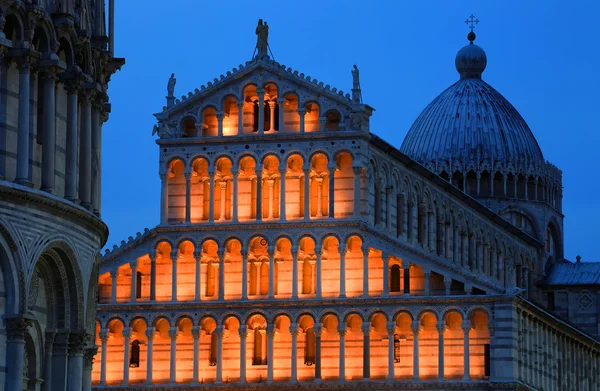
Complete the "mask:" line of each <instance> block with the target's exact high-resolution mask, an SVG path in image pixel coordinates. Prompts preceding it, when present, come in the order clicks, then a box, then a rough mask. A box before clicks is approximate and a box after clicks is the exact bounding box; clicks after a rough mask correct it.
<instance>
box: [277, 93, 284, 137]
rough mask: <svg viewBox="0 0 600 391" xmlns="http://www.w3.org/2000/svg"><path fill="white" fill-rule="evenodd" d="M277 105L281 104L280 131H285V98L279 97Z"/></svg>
mask: <svg viewBox="0 0 600 391" xmlns="http://www.w3.org/2000/svg"><path fill="white" fill-rule="evenodd" d="M277 105H278V106H279V131H280V132H283V130H284V129H283V127H284V126H285V123H284V122H283V119H284V117H283V116H284V113H285V98H277Z"/></svg>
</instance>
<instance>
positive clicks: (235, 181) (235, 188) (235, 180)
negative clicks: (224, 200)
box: [231, 170, 238, 223]
mask: <svg viewBox="0 0 600 391" xmlns="http://www.w3.org/2000/svg"><path fill="white" fill-rule="evenodd" d="M231 174H232V175H233V197H232V198H233V202H232V203H233V213H232V218H231V220H232V221H233V222H234V223H237V222H238V171H237V170H231Z"/></svg>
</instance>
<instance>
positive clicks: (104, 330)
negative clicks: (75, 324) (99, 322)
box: [99, 329, 109, 342]
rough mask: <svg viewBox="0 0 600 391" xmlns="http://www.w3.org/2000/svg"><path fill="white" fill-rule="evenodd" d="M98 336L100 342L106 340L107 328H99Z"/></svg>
mask: <svg viewBox="0 0 600 391" xmlns="http://www.w3.org/2000/svg"><path fill="white" fill-rule="evenodd" d="M99 336H100V340H101V341H102V342H106V341H108V336H109V333H108V329H100V333H99Z"/></svg>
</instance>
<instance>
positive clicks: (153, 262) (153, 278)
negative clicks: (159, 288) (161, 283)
mask: <svg viewBox="0 0 600 391" xmlns="http://www.w3.org/2000/svg"><path fill="white" fill-rule="evenodd" d="M148 255H149V257H150V301H152V302H154V301H156V251H155V250H152V251H150V254H148Z"/></svg>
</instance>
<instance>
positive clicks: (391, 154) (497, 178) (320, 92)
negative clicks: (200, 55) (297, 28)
mask: <svg viewBox="0 0 600 391" xmlns="http://www.w3.org/2000/svg"><path fill="white" fill-rule="evenodd" d="M267 32H268V26H267V24H266V23H264V24H263V23H262V21H261V22H260V23H259V26H258V27H257V30H256V33H257V35H258V43H257V50H256V51H255V56H254V57H253V59H252V60H251V61H248V62H246V63H245V64H243V65H240V66H239V67H237V68H234V69H233V70H231V71H228V72H226V74H224V75H221V76H220V77H218V78H215V79H214V80H213V81H211V82H208V83H207V85H203V86H201V87H200V88H199V89H196V90H195V91H193V92H190V93H189V94H188V95H184V96H182V97H181V99H177V98H175V97H174V88H175V79H174V76H173V75H172V76H171V79H170V80H169V87H168V96H167V104H166V106H165V107H163V110H162V111H161V112H160V113H157V114H155V116H156V118H157V125H156V126H155V128H154V132H153V133H155V134H157V135H158V139H157V144H158V148H159V165H160V172H159V174H160V178H161V204H160V206H159V207H160V212H161V213H160V216H161V219H160V220H161V221H160V224H159V225H158V226H156V227H154V228H153V229H150V230H148V229H146V230H144V231H143V232H138V233H137V234H136V235H135V236H131V237H129V239H128V240H127V241H122V242H121V245H120V246H115V247H114V248H113V249H112V250H110V251H109V250H107V251H106V254H104V256H103V258H102V261H101V265H100V272H99V280H98V284H99V303H98V311H97V319H96V345H98V347H99V350H98V356H97V357H96V361H95V363H94V369H93V374H92V376H93V382H94V384H95V387H96V389H98V390H121V389H128V388H131V389H137V388H140V389H141V388H144V387H149V386H152V387H153V388H154V389H164V390H166V389H169V390H171V389H179V388H181V389H198V390H200V389H225V388H227V389H239V390H243V389H249V388H251V389H257V390H258V389H261V390H262V389H269V390H281V389H305V388H306V389H308V388H312V389H373V390H379V389H381V390H383V389H387V390H402V389H411V390H414V389H423V390H438V389H461V390H557V391H558V390H560V391H563V390H590V391H591V390H595V389H599V388H600V378H599V376H598V370H599V364H600V361H599V360H600V350H599V348H598V346H597V343H596V341H595V339H594V338H595V336H596V335H597V334H592V335H590V333H589V332H582V331H581V330H580V329H579V328H578V327H577V325H576V324H573V323H572V322H569V321H567V320H565V319H563V318H561V317H559V316H558V315H557V314H555V313H553V310H554V308H555V306H556V307H559V306H560V305H559V304H560V303H559V302H558V301H557V302H555V301H556V298H555V297H554V295H553V294H554V290H553V289H554V288H553V285H552V283H550V282H548V276H549V275H551V274H552V270H553V268H554V267H555V266H556V265H562V264H564V263H568V262H567V261H565V260H564V259H563V256H562V238H563V236H562V217H563V216H562V213H561V205H562V183H561V175H562V174H561V172H560V171H559V170H558V169H557V168H556V167H554V166H553V165H551V164H550V163H547V162H546V161H545V160H544V158H543V155H542V152H541V150H540V148H539V146H538V145H537V142H536V140H535V138H534V136H533V133H532V132H531V130H530V129H529V127H528V126H527V124H526V122H525V121H524V120H523V118H521V116H520V115H519V113H518V112H517V111H516V110H515V109H514V107H513V106H512V105H510V103H509V102H508V101H507V100H506V99H505V98H504V97H502V95H500V94H499V93H498V92H497V91H496V90H494V89H493V88H492V87H491V86H490V85H489V84H487V83H485V82H484V81H483V80H482V73H483V71H484V69H485V65H486V62H487V59H486V57H485V53H484V51H483V50H482V49H481V48H480V47H478V46H477V45H475V44H474V43H473V41H474V39H475V36H474V34H473V33H471V34H470V35H469V40H470V43H469V44H468V45H467V46H465V47H464V48H463V49H461V50H460V51H459V53H458V55H457V57H456V66H457V70H458V72H459V74H460V80H459V81H458V82H456V83H455V84H454V85H453V86H451V87H450V88H449V89H448V90H447V91H446V92H444V93H442V94H441V95H440V96H439V97H438V98H436V99H435V100H434V101H433V102H432V103H431V105H430V106H428V107H427V108H426V109H425V110H424V111H423V114H421V116H420V117H419V118H418V119H417V120H416V121H415V124H414V125H413V127H412V128H411V129H410V131H409V132H408V135H407V137H406V140H405V142H404V143H403V145H402V147H401V148H400V149H398V148H396V147H394V146H392V145H390V144H388V143H387V142H386V141H384V140H382V139H381V138H379V137H377V136H375V135H374V134H373V133H371V132H370V131H371V128H370V117H371V115H372V113H373V109H372V108H371V107H370V106H369V105H367V104H366V103H363V101H362V91H361V86H360V76H359V70H358V68H357V67H354V70H353V71H352V77H353V83H352V89H351V93H350V94H345V93H344V92H342V91H340V90H337V89H336V88H332V87H331V86H329V85H327V84H325V83H324V82H321V81H318V80H316V79H313V78H311V77H309V76H306V75H305V74H303V73H301V72H299V71H296V70H293V69H291V68H288V67H286V66H285V65H282V64H280V63H277V62H275V61H273V60H272V59H271V57H270V56H269V47H268V43H267V39H268V38H267V37H268V35H267ZM568 264H570V263H568ZM550 304H552V306H551V305H550Z"/></svg>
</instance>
